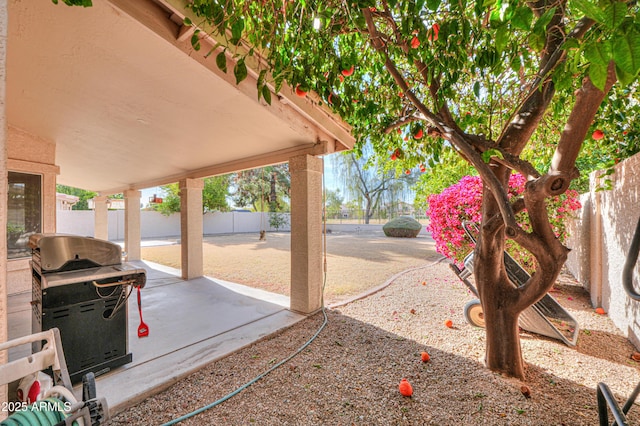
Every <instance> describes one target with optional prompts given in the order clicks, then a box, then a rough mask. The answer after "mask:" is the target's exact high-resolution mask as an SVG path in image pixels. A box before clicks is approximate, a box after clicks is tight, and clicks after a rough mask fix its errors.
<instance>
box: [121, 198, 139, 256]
mask: <svg viewBox="0 0 640 426" xmlns="http://www.w3.org/2000/svg"><path fill="white" fill-rule="evenodd" d="M140 197H142V193H141V192H140V191H137V190H135V189H130V190H128V191H124V250H125V251H126V252H127V261H132V260H140V259H141V257H142V256H141V251H140V240H141V232H140Z"/></svg>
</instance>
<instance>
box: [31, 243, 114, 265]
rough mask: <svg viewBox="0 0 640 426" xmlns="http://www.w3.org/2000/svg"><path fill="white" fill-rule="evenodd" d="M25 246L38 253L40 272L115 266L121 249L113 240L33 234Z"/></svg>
mask: <svg viewBox="0 0 640 426" xmlns="http://www.w3.org/2000/svg"><path fill="white" fill-rule="evenodd" d="M29 247H31V248H32V249H33V250H34V252H38V253H39V256H40V259H39V263H40V268H41V269H42V271H43V272H51V271H64V270H73V269H82V268H87V267H91V266H108V265H119V264H120V263H121V262H122V248H121V247H120V246H119V245H118V244H115V243H112V242H110V241H105V240H99V239H96V238H91V237H81V236H78V235H67V234H34V235H32V236H31V237H30V238H29Z"/></svg>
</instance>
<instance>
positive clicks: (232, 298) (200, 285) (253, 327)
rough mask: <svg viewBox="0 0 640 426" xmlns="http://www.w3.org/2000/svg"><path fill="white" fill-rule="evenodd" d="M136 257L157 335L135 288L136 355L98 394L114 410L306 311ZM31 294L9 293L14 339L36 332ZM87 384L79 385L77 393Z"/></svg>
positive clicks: (131, 312)
mask: <svg viewBox="0 0 640 426" xmlns="http://www.w3.org/2000/svg"><path fill="white" fill-rule="evenodd" d="M131 263H133V264H135V265H137V266H139V267H142V268H144V269H146V271H147V283H146V286H145V287H144V289H143V290H142V315H143V319H144V322H145V323H146V324H147V325H148V326H149V336H148V337H144V338H138V334H137V329H138V325H139V323H140V318H139V315H138V308H137V302H136V295H135V292H132V294H131V297H130V298H129V301H128V339H129V341H128V347H129V352H131V353H132V354H133V362H131V363H130V364H127V365H124V366H122V367H118V368H116V369H114V370H113V371H110V372H109V373H107V374H104V375H101V376H99V377H98V378H97V380H96V388H97V393H98V396H102V397H105V398H106V400H107V403H108V404H109V408H110V412H111V413H115V412H118V411H121V410H123V409H125V408H126V407H128V406H131V405H133V404H135V403H137V402H139V401H141V400H143V399H145V398H146V397H148V396H149V395H151V394H153V393H156V392H158V391H160V390H162V389H164V388H166V387H169V386H170V385H171V384H173V383H175V382H176V381H178V380H179V379H180V378H181V377H184V376H186V375H188V374H189V373H192V372H194V371H196V370H198V369H200V368H202V367H203V366H205V365H206V364H208V363H210V362H212V361H214V360H216V359H219V358H222V357H224V356H226V355H228V354H230V353H232V352H235V351H237V350H239V349H241V348H243V347H245V346H247V345H249V344H251V343H252V342H255V341H256V340H259V339H261V338H263V337H265V336H267V335H269V334H272V333H274V332H276V331H278V330H280V329H282V328H286V327H289V326H291V325H293V324H295V323H296V322H298V321H300V320H302V319H304V318H305V317H304V316H303V315H299V314H296V313H294V312H291V311H289V310H288V307H289V298H288V297H286V296H282V295H279V294H274V293H269V292H266V291H262V290H258V289H254V288H250V287H246V286H242V285H239V284H234V283H229V282H225V281H221V280H217V279H213V278H208V277H201V278H197V279H193V280H189V281H184V280H182V279H181V278H180V275H179V271H178V270H175V269H172V268H167V267H164V266H161V265H158V264H152V263H149V262H144V261H138V262H131ZM30 300H31V295H30V294H29V293H22V294H18V295H12V296H10V297H9V303H8V306H9V310H8V314H9V315H8V322H9V324H8V325H9V339H14V338H16V337H21V336H25V335H28V334H30V333H31V307H30V304H29V302H30ZM88 344H90V338H88ZM63 349H64V348H63ZM28 354H29V348H18V349H17V350H11V351H9V358H10V359H16V358H18V357H21V356H25V355H28ZM80 392H81V389H80V388H79V387H76V394H77V395H80Z"/></svg>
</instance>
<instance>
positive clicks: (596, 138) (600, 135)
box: [591, 129, 604, 141]
mask: <svg viewBox="0 0 640 426" xmlns="http://www.w3.org/2000/svg"><path fill="white" fill-rule="evenodd" d="M591 137H592V138H593V140H594V141H599V140H600V139H602V138H604V132H603V131H602V130H600V129H596V131H595V132H593V134H592V135H591Z"/></svg>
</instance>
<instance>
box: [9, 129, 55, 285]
mask: <svg viewBox="0 0 640 426" xmlns="http://www.w3.org/2000/svg"><path fill="white" fill-rule="evenodd" d="M7 157H8V159H7V168H8V170H9V171H14V172H23V173H33V174H39V175H42V198H43V201H42V231H43V232H55V231H56V176H57V175H58V173H59V168H58V167H57V166H56V165H55V144H54V143H53V142H50V141H47V140H44V139H41V138H38V137H36V136H34V135H31V134H29V133H27V132H25V131H23V130H21V129H18V128H16V127H13V126H9V128H8V137H7ZM7 283H8V284H7V288H8V291H9V293H10V294H12V293H19V292H22V291H29V290H30V289H31V271H30V270H29V259H26V258H25V259H12V260H9V261H8V265H7Z"/></svg>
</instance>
